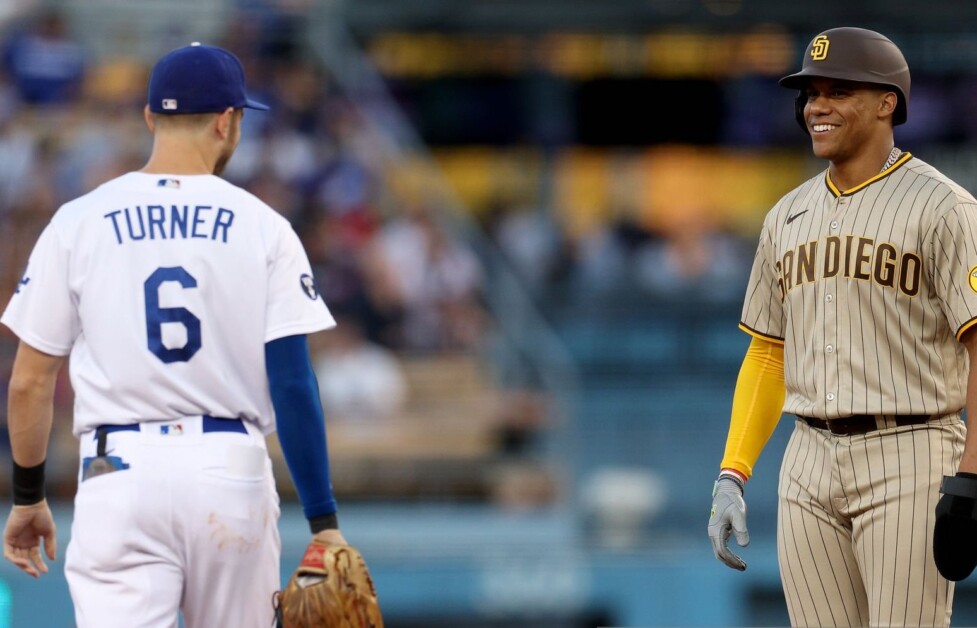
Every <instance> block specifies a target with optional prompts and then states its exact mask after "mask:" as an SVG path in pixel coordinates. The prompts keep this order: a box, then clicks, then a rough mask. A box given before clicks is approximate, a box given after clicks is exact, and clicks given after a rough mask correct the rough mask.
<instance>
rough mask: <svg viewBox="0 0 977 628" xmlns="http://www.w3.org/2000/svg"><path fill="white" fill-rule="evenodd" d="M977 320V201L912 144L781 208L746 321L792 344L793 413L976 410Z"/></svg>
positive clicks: (826, 179) (811, 188) (765, 237)
mask: <svg viewBox="0 0 977 628" xmlns="http://www.w3.org/2000/svg"><path fill="white" fill-rule="evenodd" d="M975 318H977V201H975V199H974V197H973V196H972V195H971V194H970V193H968V192H967V191H966V190H964V189H962V188H961V187H960V186H959V185H957V184H956V183H954V182H953V181H951V180H949V179H948V178H946V177H945V176H944V175H942V174H941V173H940V172H938V171H937V170H936V169H935V168H933V167H932V166H930V165H929V164H927V163H925V162H923V161H921V160H919V159H917V158H915V157H913V156H912V155H910V154H909V153H903V154H902V155H901V156H900V158H899V159H898V160H897V161H896V162H895V164H894V165H892V166H891V167H890V168H888V169H886V170H884V171H883V172H881V173H880V174H879V175H877V176H875V177H873V178H872V179H869V180H868V181H866V182H864V183H863V184H861V185H859V186H857V187H856V188H854V189H851V190H846V191H843V192H842V191H840V190H838V189H837V188H836V187H835V186H834V184H833V183H832V181H831V178H830V176H829V175H828V173H827V172H823V173H821V174H819V175H818V176H816V177H814V178H812V179H810V180H809V181H807V182H805V183H803V184H802V185H800V186H799V187H797V188H795V189H794V190H793V191H792V192H790V193H788V194H787V195H786V196H784V197H783V198H782V199H781V200H780V201H779V202H778V203H777V205H776V206H775V207H774V208H773V209H772V210H771V211H770V213H769V214H768V215H767V217H766V219H765V221H764V225H763V229H762V233H761V237H760V243H759V246H758V248H757V253H756V258H755V260H754V264H753V270H752V274H751V277H750V281H749V284H748V290H747V294H746V299H745V303H744V307H743V314H742V319H741V323H740V327H741V328H742V329H744V331H747V332H748V333H750V334H753V335H757V336H760V337H763V338H766V339H769V340H773V341H776V342H783V344H784V377H785V384H786V388H787V396H786V400H785V403H784V410H785V411H786V412H789V413H793V414H798V415H804V416H814V417H821V418H826V419H832V418H837V417H844V416H849V415H853V414H915V415H922V414H934V415H935V414H947V413H951V412H956V411H959V410H960V409H961V408H963V406H964V403H965V397H966V378H967V370H966V365H967V359H966V349H965V348H964V347H963V345H961V344H960V342H958V339H959V337H960V336H961V334H962V333H963V332H964V331H965V330H966V329H967V328H969V327H970V326H971V325H973V324H974V323H975V322H977V321H975Z"/></svg>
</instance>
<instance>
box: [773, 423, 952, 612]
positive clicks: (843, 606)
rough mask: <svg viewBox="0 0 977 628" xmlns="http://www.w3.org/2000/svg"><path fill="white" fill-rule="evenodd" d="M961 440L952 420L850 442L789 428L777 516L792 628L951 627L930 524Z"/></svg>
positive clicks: (800, 426)
mask: <svg viewBox="0 0 977 628" xmlns="http://www.w3.org/2000/svg"><path fill="white" fill-rule="evenodd" d="M965 436H966V428H965V427H964V424H963V422H962V421H961V420H960V417H959V415H956V414H954V415H948V416H946V417H942V418H940V419H937V420H933V421H930V422H928V423H925V424H922V425H910V426H903V427H890V428H886V429H882V430H878V431H875V432H870V433H868V434H862V435H857V436H835V435H833V434H831V433H829V432H827V431H826V430H819V429H815V428H813V427H810V426H809V425H807V424H806V423H804V422H801V421H797V423H796V426H795V428H794V432H793V434H792V435H791V437H790V441H789V442H788V445H787V451H786V453H785V454H784V460H783V465H782V467H781V471H780V484H779V489H778V497H779V506H778V514H777V530H778V532H777V557H778V561H779V564H780V574H781V580H782V582H783V586H784V594H785V596H786V600H787V610H788V613H789V614H790V621H791V625H793V626H852V627H854V626H948V625H949V624H950V612H951V604H952V602H953V583H952V582H949V581H947V580H946V579H944V578H943V577H942V576H940V574H939V572H938V571H937V569H936V564H935V563H934V562H933V547H932V546H933V521H934V509H935V508H936V502H937V501H938V500H939V486H940V480H941V479H942V477H943V476H944V475H953V474H954V473H955V472H956V469H957V465H958V463H959V461H960V456H961V455H962V453H963V443H964V439H965Z"/></svg>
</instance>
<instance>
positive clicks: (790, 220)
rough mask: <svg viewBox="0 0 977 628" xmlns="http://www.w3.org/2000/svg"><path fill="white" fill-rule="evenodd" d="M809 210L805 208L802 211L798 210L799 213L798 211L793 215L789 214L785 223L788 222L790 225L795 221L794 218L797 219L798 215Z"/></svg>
mask: <svg viewBox="0 0 977 628" xmlns="http://www.w3.org/2000/svg"><path fill="white" fill-rule="evenodd" d="M807 212H808V210H806V209H805V210H804V211H802V212H797V213H796V214H794V215H793V216H787V222H786V223H785V224H788V225H789V224H790V223H792V222H794V219H795V218H797V217H798V216H800V215H802V214H806V213H807Z"/></svg>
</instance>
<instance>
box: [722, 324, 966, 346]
mask: <svg viewBox="0 0 977 628" xmlns="http://www.w3.org/2000/svg"><path fill="white" fill-rule="evenodd" d="M975 322H977V321H975ZM739 327H740V329H742V330H743V331H745V332H746V333H748V334H750V335H751V336H753V337H754V338H760V339H761V340H766V341H769V342H773V343H776V344H778V345H782V344H784V339H783V338H778V337H776V336H771V335H769V334H765V333H763V332H762V331H757V330H755V329H752V328H750V327H747V326H746V324H744V323H740V325H739Z"/></svg>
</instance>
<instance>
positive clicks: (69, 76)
mask: <svg viewBox="0 0 977 628" xmlns="http://www.w3.org/2000/svg"><path fill="white" fill-rule="evenodd" d="M3 61H4V68H5V70H6V71H7V73H8V74H9V75H10V77H11V80H12V81H13V83H14V85H15V86H16V87H17V90H18V93H19V95H20V98H21V99H22V100H23V101H24V102H26V103H28V104H32V105H59V104H65V103H68V102H71V101H73V100H74V99H75V98H77V97H78V95H79V94H80V89H81V85H82V79H83V78H84V75H85V51H84V49H83V48H82V47H81V45H80V44H78V43H77V42H76V41H75V40H74V39H72V38H71V37H70V36H69V35H68V31H67V28H66V24H65V21H64V19H63V17H62V16H61V14H60V13H58V12H57V11H56V10H48V11H46V12H44V13H42V14H41V15H40V16H39V18H38V20H37V22H36V23H34V24H31V25H30V26H29V27H28V28H27V29H26V30H25V31H24V32H22V33H19V34H15V35H14V36H13V37H12V38H11V39H10V40H9V42H8V43H7V46H6V48H5V50H4V54H3Z"/></svg>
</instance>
